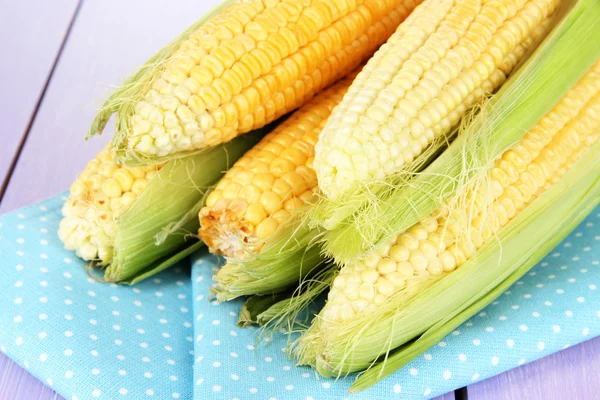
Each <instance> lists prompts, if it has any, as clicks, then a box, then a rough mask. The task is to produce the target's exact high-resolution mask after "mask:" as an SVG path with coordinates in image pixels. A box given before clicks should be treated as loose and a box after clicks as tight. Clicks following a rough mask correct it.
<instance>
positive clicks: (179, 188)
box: [102, 130, 264, 284]
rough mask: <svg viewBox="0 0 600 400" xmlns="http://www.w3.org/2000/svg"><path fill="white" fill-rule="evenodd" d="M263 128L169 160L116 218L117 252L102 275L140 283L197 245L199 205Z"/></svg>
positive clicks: (107, 279)
mask: <svg viewBox="0 0 600 400" xmlns="http://www.w3.org/2000/svg"><path fill="white" fill-rule="evenodd" d="M263 134H264V130H259V131H257V132H255V133H253V134H250V135H246V136H244V137H240V138H238V139H236V140H234V141H232V142H229V143H226V144H224V145H220V146H217V147H215V148H214V149H212V150H210V151H207V152H204V153H200V154H196V155H194V156H191V157H187V158H183V159H178V160H173V161H170V162H168V163H167V164H166V165H165V166H164V167H163V168H162V169H161V170H160V171H159V172H158V175H157V176H155V177H154V178H152V179H151V180H150V182H149V184H148V186H147V187H146V189H145V190H144V191H143V192H142V194H141V195H140V196H139V197H138V198H137V199H136V201H135V202H134V203H133V204H132V205H131V207H130V208H129V209H128V210H127V211H125V212H124V213H123V214H122V215H121V216H119V217H118V218H117V219H116V236H115V242H114V250H113V257H112V262H111V263H110V264H109V265H108V266H102V267H103V268H104V267H106V271H105V273H104V279H105V280H106V281H109V282H127V283H132V284H133V283H137V282H139V281H141V280H142V279H145V278H148V277H149V276H151V275H154V274H156V273H158V272H160V271H162V270H164V269H165V268H168V267H169V266H171V265H173V264H174V263H175V262H177V261H179V260H181V259H182V258H184V257H186V256H187V255H189V254H191V253H193V252H194V251H195V250H197V249H199V248H200V247H201V246H202V243H201V242H199V241H198V239H197V238H196V237H195V232H197V230H198V226H199V222H198V219H197V217H196V215H197V214H196V212H197V209H198V208H199V207H200V206H201V205H202V202H203V200H204V197H205V195H206V193H207V192H208V190H209V189H210V188H211V187H212V186H213V185H214V184H215V183H216V182H217V181H218V180H219V179H220V178H221V176H222V174H223V173H224V172H225V171H226V170H227V169H228V168H229V167H230V166H231V165H232V164H233V163H234V162H235V161H236V160H237V159H238V158H239V157H241V156H242V155H243V154H244V153H245V152H246V151H247V150H248V149H250V148H251V147H252V146H254V144H256V143H257V142H258V140H260V137H261V136H262V135H263ZM190 210H192V211H190ZM193 211H196V212H193Z"/></svg>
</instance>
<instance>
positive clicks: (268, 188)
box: [199, 74, 356, 268]
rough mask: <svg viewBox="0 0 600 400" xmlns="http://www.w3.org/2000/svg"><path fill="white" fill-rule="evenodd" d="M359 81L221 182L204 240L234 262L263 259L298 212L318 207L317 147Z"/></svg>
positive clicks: (341, 85) (317, 101) (311, 107)
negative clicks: (262, 251)
mask: <svg viewBox="0 0 600 400" xmlns="http://www.w3.org/2000/svg"><path fill="white" fill-rule="evenodd" d="M355 75H356V74H353V75H351V76H350V77H349V78H346V79H344V80H342V81H340V82H338V83H336V84H335V85H333V86H332V87H330V88H329V89H327V90H325V91H324V92H322V93H320V94H319V95H317V96H316V97H315V98H314V99H313V100H311V101H310V102H309V103H308V104H305V105H304V106H303V107H302V108H300V109H299V110H298V111H296V112H295V113H294V114H292V116H291V117H289V118H288V119H287V120H286V121H284V122H283V123H282V124H281V125H279V126H278V127H277V128H275V130H274V131H273V132H271V133H270V134H268V135H267V136H265V137H264V138H263V139H262V140H261V141H260V142H259V143H258V144H257V145H256V146H254V148H252V149H251V150H250V151H248V152H247V153H246V154H245V155H244V156H243V157H242V158H240V159H239V160H238V161H237V162H236V163H235V164H234V165H233V167H232V168H231V169H230V170H229V171H228V172H227V173H226V174H225V176H224V177H223V179H221V181H219V183H218V184H217V186H216V188H215V189H214V190H213V191H212V192H211V193H210V194H209V195H208V198H207V199H206V206H205V207H203V208H202V209H201V210H200V222H201V227H200V230H199V236H200V238H201V239H202V240H204V242H205V243H206V244H207V245H208V247H209V248H210V249H211V250H212V251H213V252H215V253H218V254H222V255H225V256H227V257H229V258H234V259H242V258H248V257H249V256H251V255H252V253H259V251H260V248H261V247H262V246H263V245H264V244H265V242H266V241H268V238H269V237H270V236H271V235H272V234H273V233H274V232H275V231H276V230H277V228H278V227H279V225H280V224H283V223H285V222H286V221H287V220H288V219H289V218H290V215H291V213H293V212H294V210H296V209H298V208H300V207H302V206H304V205H305V204H307V203H310V202H312V201H314V199H315V197H316V195H315V193H316V192H317V191H318V186H317V177H316V174H315V171H314V169H313V168H312V162H313V157H314V145H315V143H316V141H317V138H318V136H319V132H320V131H321V128H322V127H323V125H324V124H325V121H327V118H328V117H329V115H330V114H331V112H332V110H333V108H334V107H335V106H336V105H337V104H338V103H339V102H340V100H341V99H342V96H343V95H344V93H346V90H347V89H348V86H350V84H351V83H352V79H353V78H354V76H355ZM223 268H227V266H225V267H223Z"/></svg>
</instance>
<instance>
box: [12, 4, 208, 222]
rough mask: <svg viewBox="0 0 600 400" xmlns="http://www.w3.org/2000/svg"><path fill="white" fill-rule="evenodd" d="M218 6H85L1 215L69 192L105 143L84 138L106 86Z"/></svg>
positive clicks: (107, 89) (24, 149) (16, 170)
mask: <svg viewBox="0 0 600 400" xmlns="http://www.w3.org/2000/svg"><path fill="white" fill-rule="evenodd" d="M49 3H53V2H49ZM218 3H219V0H208V1H197V0H177V1H173V0H155V1H153V2H152V6H150V5H149V3H148V2H147V1H145V0H128V1H125V2H123V1H119V0H105V1H87V2H84V4H83V7H82V8H81V10H80V13H79V17H78V18H77V21H76V22H75V25H74V26H73V30H72V33H71V35H70V38H69V40H68V42H67V44H66V46H65V48H64V51H63V54H62V57H61V58H60V60H59V62H58V65H57V68H56V71H55V73H54V76H53V78H52V80H51V81H50V84H49V86H48V90H47V93H46V95H45V97H44V99H43V101H42V103H41V106H40V109H39V111H38V115H37V118H36V119H35V121H34V122H33V125H32V128H31V131H30V134H29V137H28V138H27V141H26V143H25V146H24V148H23V151H22V154H21V156H20V158H19V162H18V163H17V165H16V168H15V171H14V173H13V175H12V176H11V179H10V182H9V184H8V187H7V189H6V192H5V194H4V198H3V200H2V203H0V212H7V211H10V210H13V209H15V208H18V207H20V206H23V205H26V204H29V203H32V202H35V201H38V200H41V199H43V198H46V197H48V196H51V195H53V194H56V193H57V192H60V191H62V190H65V189H67V188H68V187H69V185H70V183H71V182H72V180H73V179H74V178H75V176H76V175H77V173H78V172H79V171H81V169H83V167H84V166H85V164H86V162H87V161H88V160H89V159H91V158H92V157H93V156H94V155H95V154H96V153H97V152H98V151H99V150H100V148H101V147H102V146H103V145H104V144H105V143H106V142H107V141H108V140H109V137H108V136H104V137H102V138H95V139H93V140H90V141H89V142H84V141H83V137H84V135H85V132H86V131H87V129H88V126H89V124H90V122H91V120H92V118H93V116H94V115H95V113H96V110H97V108H98V107H99V105H100V104H101V100H102V98H104V97H106V95H107V94H108V92H109V89H110V85H113V86H114V85H118V84H119V83H121V82H122V81H123V80H124V78H125V77H126V76H127V75H128V74H130V73H132V72H134V71H135V69H136V67H137V66H139V65H140V64H142V63H143V62H144V61H145V60H146V59H147V58H149V57H150V56H151V55H152V54H153V53H154V52H155V51H156V50H158V49H159V48H160V47H161V46H162V45H163V44H165V43H167V42H168V41H169V40H170V39H172V38H174V37H175V36H177V35H178V34H179V33H180V32H182V31H183V30H184V29H185V28H186V27H187V26H188V25H190V24H191V23H192V22H194V21H195V20H196V19H198V18H199V17H200V16H202V15H203V14H204V13H206V12H207V11H209V10H210V9H211V8H212V7H214V6H215V5H216V4H218ZM36 13H37V11H36ZM36 49H37V47H36V46H32V47H31V49H30V52H29V54H30V57H35V56H34V55H35V54H36V53H37V50H36ZM33 61H34V60H30V61H28V62H30V63H32V62H33ZM25 64H26V63H25ZM108 132H110V129H108ZM108 132H107V133H108Z"/></svg>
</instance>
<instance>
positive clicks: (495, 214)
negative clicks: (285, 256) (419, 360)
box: [298, 60, 600, 375]
mask: <svg viewBox="0 0 600 400" xmlns="http://www.w3.org/2000/svg"><path fill="white" fill-rule="evenodd" d="M599 138H600V60H598V61H597V62H596V63H595V64H594V65H593V66H592V68H591V69H590V70H589V71H588V72H587V73H586V74H585V76H584V77H583V78H582V79H581V80H580V81H579V82H578V83H577V84H576V85H575V86H574V87H573V88H572V89H571V90H569V92H568V93H567V94H566V95H565V96H564V97H563V98H562V100H560V101H559V102H558V104H556V105H555V107H554V108H553V109H552V110H551V111H550V112H549V113H547V114H546V115H545V116H544V117H543V118H542V119H541V120H540V121H539V122H538V123H537V124H536V125H535V126H534V127H533V128H532V129H531V130H530V131H529V132H528V133H526V134H525V136H524V137H523V138H522V139H521V140H520V141H519V142H518V143H516V144H515V145H514V146H512V147H511V148H510V149H509V150H507V151H506V152H504V154H503V155H502V157H501V158H499V159H498V160H497V161H496V163H495V165H494V167H493V168H491V170H490V171H489V172H486V173H485V176H484V179H482V180H476V181H474V182H470V183H469V184H468V185H467V186H466V188H465V190H464V191H463V192H461V193H459V194H458V195H457V196H456V197H454V198H453V199H452V200H451V201H449V202H448V204H446V205H445V206H444V207H442V208H440V209H439V210H437V211H436V212H434V213H433V214H432V215H430V216H429V217H427V218H425V219H423V220H422V221H420V222H418V223H417V224H415V225H414V226H413V227H411V228H410V229H408V230H407V231H406V232H403V233H401V234H399V235H398V236H396V237H395V238H394V240H392V241H390V242H389V243H387V244H386V245H385V246H383V247H381V248H379V249H378V251H377V253H375V254H372V255H370V256H369V257H367V258H364V259H362V260H360V261H359V262H355V263H352V264H350V265H348V266H345V267H343V268H342V269H341V271H340V272H339V274H338V275H337V277H335V278H334V280H333V284H332V287H331V291H330V292H329V296H328V302H327V304H326V305H325V307H324V308H323V310H322V311H321V313H320V317H319V318H317V319H315V322H314V324H313V326H311V328H310V329H309V330H308V331H307V332H306V334H305V336H304V337H303V338H302V339H300V346H299V348H298V352H299V353H300V354H301V355H302V357H303V358H302V360H301V361H303V362H305V363H306V362H307V363H310V364H312V365H315V366H316V367H317V369H318V370H319V371H320V372H321V373H322V374H325V375H339V374H346V373H349V372H353V371H356V370H360V369H364V368H366V367H368V366H369V364H370V363H372V362H373V361H374V360H376V359H377V358H378V357H379V356H380V355H382V354H385V353H386V352H387V351H389V350H390V349H394V348H396V347H398V346H400V345H402V344H404V343H405V342H406V340H407V338H406V337H405V336H403V335H402V334H400V335H396V334H395V333H393V328H392V324H391V321H390V320H389V317H388V316H389V315H390V314H386V313H389V312H391V311H393V310H395V312H401V311H402V310H403V308H404V307H408V306H410V302H411V301H412V300H413V299H414V297H415V296H417V295H418V294H419V293H421V292H423V291H425V290H426V289H428V288H429V287H430V286H431V285H433V284H435V283H436V282H437V281H439V280H443V279H446V278H447V276H449V275H450V274H452V273H453V271H455V270H456V269H457V268H460V266H461V265H463V264H464V263H465V262H466V261H468V260H470V259H471V258H472V257H473V256H474V255H475V254H476V253H477V252H478V251H479V250H480V249H481V248H483V247H485V246H486V245H487V244H489V243H490V242H493V241H494V240H498V237H499V235H501V233H502V232H503V231H502V229H503V228H504V227H505V226H507V225H509V224H510V223H511V222H512V221H513V220H518V219H519V217H520V214H521V212H522V211H523V210H524V209H525V208H526V207H528V206H529V205H533V206H534V207H535V200H536V199H537V198H538V197H540V196H541V195H543V194H544V192H545V191H546V190H548V189H549V188H551V187H552V185H554V184H556V183H557V182H559V181H560V179H561V177H562V176H563V175H564V174H565V173H566V172H567V171H568V170H569V169H570V168H571V167H573V166H574V165H575V164H576V163H577V162H578V160H579V159H580V158H582V156H585V154H586V152H589V151H590V150H589V149H590V147H592V146H593V145H594V143H595V142H596V141H598V139H599ZM586 167H587V166H583V168H586ZM591 177H592V178H593V180H595V179H597V178H598V177H597V176H594V175H593V174H592V175H591ZM532 203H534V204H532ZM548 218H550V216H548ZM439 300H440V301H443V300H442V299H439ZM386 318H388V319H387V320H386ZM392 318H393V316H392ZM385 321H388V322H389V323H390V324H389V325H388V326H387V328H386V329H387V331H386V332H385V333H386V334H388V335H389V337H387V338H383V339H382V338H381V337H380V338H379V341H378V342H377V343H367V342H368V341H369V339H367V340H366V341H365V342H361V340H363V338H364V337H366V336H368V335H363V333H362V332H363V328H366V327H368V329H375V330H378V328H376V327H375V328H374V327H373V325H375V324H380V323H385ZM434 322H435V321H434ZM407 329H409V328H407ZM416 333H419V332H416ZM377 344H379V345H377Z"/></svg>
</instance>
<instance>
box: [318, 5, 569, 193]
mask: <svg viewBox="0 0 600 400" xmlns="http://www.w3.org/2000/svg"><path fill="white" fill-rule="evenodd" d="M558 3H559V0H517V1H515V0H493V1H487V2H482V1H479V0H459V1H452V0H442V1H439V0H426V1H425V2H424V3H423V4H421V5H420V6H418V7H417V8H416V9H415V11H414V12H413V13H412V14H411V15H410V16H409V17H408V18H407V20H406V21H405V22H404V23H402V24H401V25H400V26H399V27H398V29H397V31H396V32H395V33H394V34H393V35H392V36H391V37H390V39H389V40H388V41H387V43H386V44H385V45H383V46H382V47H381V49H379V50H378V51H377V52H376V54H375V55H374V56H373V57H372V58H371V59H370V60H369V62H368V63H367V65H366V66H365V68H364V69H363V70H362V71H361V73H360V74H359V75H358V77H357V78H356V80H355V81H354V83H353V85H352V86H351V88H350V89H349V90H348V94H347V95H346V96H345V97H344V100H343V101H342V103H341V104H340V106H339V107H338V108H337V109H336V111H335V113H334V114H333V115H332V117H331V118H330V119H329V121H328V122H327V124H326V126H325V128H324V129H323V132H322V134H321V137H320V138H319V141H318V143H317V145H316V154H315V163H314V164H315V170H316V171H317V176H318V180H319V185H320V186H321V188H322V190H323V192H324V193H325V194H326V195H327V196H328V197H330V198H331V199H334V200H335V199H337V198H339V197H340V196H341V195H343V194H346V193H348V192H349V191H351V190H356V188H357V187H358V186H357V185H358V184H360V183H367V184H368V183H373V182H376V181H381V180H382V179H384V178H386V177H387V176H389V175H390V174H393V173H397V172H398V171H401V170H402V169H406V168H410V165H411V164H412V163H414V162H417V161H419V160H420V157H419V156H420V155H421V154H422V153H423V152H424V150H425V149H427V148H428V147H429V146H430V145H431V144H432V143H433V142H434V141H436V140H440V138H443V137H444V136H445V135H447V134H448V133H450V132H451V129H452V128H453V127H454V126H455V125H456V123H457V122H458V121H459V119H460V117H461V116H462V114H463V113H464V112H465V109H467V108H469V107H470V106H471V105H472V104H473V103H475V102H476V101H477V100H480V99H481V98H482V97H485V96H486V95H487V94H489V93H490V92H492V91H494V90H495V89H497V88H498V87H499V85H500V84H501V83H502V81H503V75H505V74H506V73H507V72H509V71H510V70H511V69H512V67H514V65H515V64H516V62H517V61H518V58H519V55H522V52H518V53H517V55H516V57H515V54H514V53H513V52H514V51H515V50H516V49H518V48H519V46H520V44H521V43H523V42H524V41H525V42H527V41H528V40H529V38H530V37H531V36H532V35H533V33H534V32H535V30H536V28H537V27H538V26H539V25H540V24H542V22H543V21H544V20H545V19H546V18H547V17H548V16H549V15H550V14H551V13H552V12H553V10H554V9H555V8H556V6H557V5H558ZM488 82H489V83H488ZM484 83H486V87H482V84H484Z"/></svg>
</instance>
